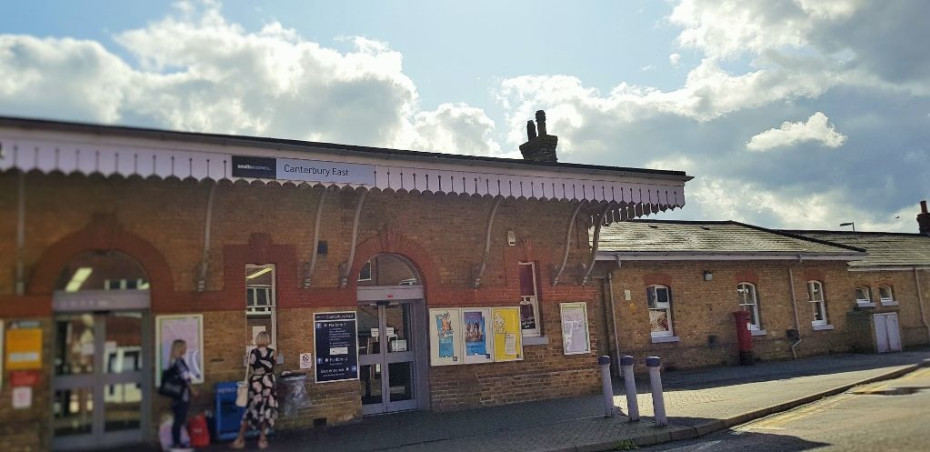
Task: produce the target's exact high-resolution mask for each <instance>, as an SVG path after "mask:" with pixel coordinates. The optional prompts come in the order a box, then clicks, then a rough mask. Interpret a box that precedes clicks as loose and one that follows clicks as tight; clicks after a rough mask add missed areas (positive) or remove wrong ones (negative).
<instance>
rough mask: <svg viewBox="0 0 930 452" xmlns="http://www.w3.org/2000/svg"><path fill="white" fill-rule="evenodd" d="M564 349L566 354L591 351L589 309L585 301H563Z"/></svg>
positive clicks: (561, 309)
mask: <svg viewBox="0 0 930 452" xmlns="http://www.w3.org/2000/svg"><path fill="white" fill-rule="evenodd" d="M559 311H560V312H561V315H562V349H563V353H565V354H566V355H580V354H584V353H591V339H590V337H588V310H587V308H586V305H585V303H561V304H560V305H559Z"/></svg>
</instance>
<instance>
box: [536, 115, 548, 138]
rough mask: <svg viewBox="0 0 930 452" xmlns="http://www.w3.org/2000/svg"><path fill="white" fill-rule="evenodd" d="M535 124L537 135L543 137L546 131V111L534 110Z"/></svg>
mask: <svg viewBox="0 0 930 452" xmlns="http://www.w3.org/2000/svg"><path fill="white" fill-rule="evenodd" d="M536 126H537V128H538V129H539V136H541V137H544V136H546V135H547V133H546V112H545V111H542V110H537V111H536Z"/></svg>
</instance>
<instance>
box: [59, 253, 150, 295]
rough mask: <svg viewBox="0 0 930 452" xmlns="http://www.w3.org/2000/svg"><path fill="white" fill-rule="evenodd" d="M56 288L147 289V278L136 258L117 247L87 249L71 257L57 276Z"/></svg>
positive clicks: (74, 289) (70, 289) (66, 289)
mask: <svg viewBox="0 0 930 452" xmlns="http://www.w3.org/2000/svg"><path fill="white" fill-rule="evenodd" d="M56 289H57V290H61V291H64V292H79V291H85V290H148V289H149V281H148V277H147V276H146V274H145V270H143V269H142V266H141V265H139V263H138V262H136V260H135V259H133V258H131V257H129V256H127V255H125V254H123V253H120V252H118V251H87V252H85V253H81V254H79V255H78V256H77V257H75V258H73V259H71V261H70V262H68V265H67V266H66V267H65V268H64V269H63V270H62V271H61V274H60V275H59V276H58V283H57V284H56Z"/></svg>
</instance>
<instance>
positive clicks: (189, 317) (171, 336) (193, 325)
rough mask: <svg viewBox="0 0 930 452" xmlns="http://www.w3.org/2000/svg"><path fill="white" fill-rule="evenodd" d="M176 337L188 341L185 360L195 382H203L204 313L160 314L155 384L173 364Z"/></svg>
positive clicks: (156, 332)
mask: <svg viewBox="0 0 930 452" xmlns="http://www.w3.org/2000/svg"><path fill="white" fill-rule="evenodd" d="M175 339H181V340H184V341H185V342H186V343H187V353H186V354H185V355H184V362H185V363H187V367H188V368H189V369H190V372H191V381H192V382H193V383H203V380H204V375H203V369H204V364H203V314H182V315H160V316H158V317H155V343H156V346H155V353H156V356H155V362H156V363H157V364H158V365H157V366H156V368H155V386H156V387H157V386H158V385H160V384H161V372H162V371H163V370H165V369H167V368H168V366H169V365H170V364H171V344H172V343H174V341H175Z"/></svg>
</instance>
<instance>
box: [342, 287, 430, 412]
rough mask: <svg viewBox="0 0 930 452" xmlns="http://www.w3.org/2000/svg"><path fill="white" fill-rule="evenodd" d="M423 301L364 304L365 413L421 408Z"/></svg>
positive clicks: (361, 314)
mask: <svg viewBox="0 0 930 452" xmlns="http://www.w3.org/2000/svg"><path fill="white" fill-rule="evenodd" d="M422 303H423V302H422V301H392V302H388V301H377V302H361V303H360V304H359V307H358V315H359V328H358V349H359V352H358V355H359V356H358V363H359V380H360V382H361V393H362V414H366V415H368V414H381V413H392V412H396V411H404V410H413V409H416V408H417V407H418V400H417V399H418V391H417V388H418V385H420V384H422V383H421V381H420V380H421V378H418V366H417V355H418V353H417V351H418V349H419V348H420V347H421V344H419V343H418V342H419V341H418V340H417V337H416V334H415V331H416V329H415V323H416V319H415V314H414V313H415V312H416V311H417V308H418V307H420V306H422Z"/></svg>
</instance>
